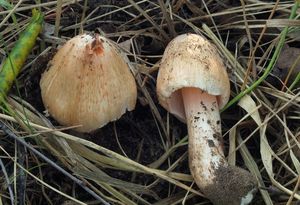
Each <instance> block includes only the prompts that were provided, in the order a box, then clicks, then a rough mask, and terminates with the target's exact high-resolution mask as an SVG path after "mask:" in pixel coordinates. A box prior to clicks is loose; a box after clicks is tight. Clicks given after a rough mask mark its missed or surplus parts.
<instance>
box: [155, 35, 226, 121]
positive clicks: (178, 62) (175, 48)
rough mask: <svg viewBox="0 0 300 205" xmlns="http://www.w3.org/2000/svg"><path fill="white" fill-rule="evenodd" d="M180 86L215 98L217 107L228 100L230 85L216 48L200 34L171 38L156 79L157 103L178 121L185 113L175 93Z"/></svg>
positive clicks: (183, 118)
mask: <svg viewBox="0 0 300 205" xmlns="http://www.w3.org/2000/svg"><path fill="white" fill-rule="evenodd" d="M184 87H195V88H199V89H201V90H203V91H205V92H207V93H209V94H211V95H215V96H217V100H218V104H219V107H220V108H222V107H223V106H224V105H225V104H226V103H227V102H228V99H229V95H230V84H229V79H228V75H227V72H226V67H225V66H224V63H223V61H222V58H221V57H220V56H219V54H218V52H217V50H216V47H215V46H213V45H212V44H211V43H210V42H209V41H208V40H206V39H205V38H204V37H202V36H200V35H196V34H183V35H180V36H177V37H176V38H174V39H173V40H172V41H171V42H170V43H169V45H168V46H167V48H166V50H165V52H164V55H163V58H162V61H161V65H160V69H159V73H158V77H157V94H158V98H159V102H160V104H161V105H162V106H163V107H164V108H165V109H167V110H168V111H169V112H171V113H172V114H174V115H175V116H176V117H177V118H179V119H180V120H182V121H185V112H184V107H183V103H182V98H181V92H180V91H179V90H180V89H181V88H184Z"/></svg>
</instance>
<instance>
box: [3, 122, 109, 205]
mask: <svg viewBox="0 0 300 205" xmlns="http://www.w3.org/2000/svg"><path fill="white" fill-rule="evenodd" d="M0 129H2V130H3V132H5V133H6V134H7V135H8V136H9V137H11V138H13V139H14V140H16V141H17V142H18V143H20V144H22V145H23V146H25V147H26V148H27V149H29V150H30V151H32V152H33V153H34V154H36V155H37V156H39V157H40V158H42V159H43V160H44V161H46V162H47V163H48V164H50V165H51V166H53V167H54V168H55V169H57V170H58V171H60V172H61V173H62V174H64V175H65V176H66V177H68V178H70V179H71V180H73V181H74V182H75V183H76V184H77V185H79V186H80V187H81V188H83V189H84V190H85V191H86V192H88V193H89V194H91V195H92V196H93V197H94V198H95V199H97V200H99V201H100V202H101V203H102V204H104V205H109V203H108V202H106V201H105V200H104V199H102V198H101V197H100V196H98V195H97V194H96V193H95V192H93V191H92V190H91V189H90V188H88V187H86V186H85V184H84V183H83V182H82V181H81V180H79V179H77V178H76V177H74V176H73V175H71V174H70V173H68V172H67V171H65V170H64V169H63V168H61V167H60V166H58V165H57V164H55V163H54V162H53V161H51V160H50V159H49V158H48V157H46V156H45V155H44V154H42V153H41V152H39V151H37V150H36V149H35V148H33V147H32V146H31V145H30V144H28V143H27V142H26V141H25V140H23V139H22V138H19V137H18V136H17V135H15V133H13V132H12V131H11V130H10V129H9V128H8V127H7V126H6V125H5V124H4V123H3V122H1V121H0Z"/></svg>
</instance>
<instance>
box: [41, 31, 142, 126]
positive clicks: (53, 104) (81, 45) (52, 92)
mask: <svg viewBox="0 0 300 205" xmlns="http://www.w3.org/2000/svg"><path fill="white" fill-rule="evenodd" d="M128 62H129V61H128V59H127V57H126V56H125V55H124V54H122V53H121V52H120V51H119V50H118V49H117V48H116V47H115V46H114V45H113V44H112V42H110V41H109V40H108V39H106V38H104V37H101V36H99V35H88V34H83V35H78V36H76V37H74V38H72V39H71V40H69V41H67V42H66V43H65V44H64V45H63V46H62V47H61V48H60V49H59V50H58V52H57V53H56V55H55V56H54V58H53V60H52V61H51V62H50V64H49V68H48V69H47V71H45V73H44V74H43V75H42V78H41V81H40V87H41V94H42V99H43V102H44V105H45V107H46V109H47V110H48V111H49V113H50V114H51V115H52V116H53V118H55V119H56V120H57V121H58V122H59V123H60V124H62V125H65V126H73V125H82V126H80V127H78V128H76V130H77V131H81V132H90V131H93V130H95V129H97V128H100V127H102V126H104V125H105V124H107V123H108V122H110V121H114V120H116V119H118V118H120V117H121V116H122V114H124V113H125V112H126V110H129V111H130V110H133V109H134V107H135V103H136V98H137V88H136V83H135V80H134V78H133V76H132V74H131V72H130V68H129V65H128Z"/></svg>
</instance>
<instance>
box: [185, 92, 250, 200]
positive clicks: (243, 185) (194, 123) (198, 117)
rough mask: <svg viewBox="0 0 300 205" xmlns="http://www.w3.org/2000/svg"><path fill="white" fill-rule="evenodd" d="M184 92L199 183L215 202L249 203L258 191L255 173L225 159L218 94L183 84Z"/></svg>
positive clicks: (192, 158)
mask: <svg viewBox="0 0 300 205" xmlns="http://www.w3.org/2000/svg"><path fill="white" fill-rule="evenodd" d="M181 93H182V99H183V104H184V109H185V115H186V122H187V127H188V133H189V166H190V170H191V173H192V175H193V178H194V180H195V182H196V183H197V185H198V187H200V188H201V190H202V191H203V192H204V193H205V194H206V196H207V197H208V198H209V199H210V200H211V201H212V202H213V203H214V204H222V205H223V204H224V205H225V204H233V205H234V204H236V205H247V204H249V203H250V202H251V201H252V199H253V196H254V192H255V191H256V188H255V185H254V182H253V177H252V176H251V175H250V173H248V172H246V171H245V170H243V169H240V168H238V167H234V166H231V167H230V166H229V165H228V163H227V161H226V159H225V156H224V152H223V143H222V135H221V123H220V122H221V119H220V114H219V108H218V102H217V98H216V96H213V95H210V94H208V93H207V92H204V91H202V90H200V89H198V88H183V89H182V90H181ZM224 188H225V189H227V190H224ZM231 192H232V193H231Z"/></svg>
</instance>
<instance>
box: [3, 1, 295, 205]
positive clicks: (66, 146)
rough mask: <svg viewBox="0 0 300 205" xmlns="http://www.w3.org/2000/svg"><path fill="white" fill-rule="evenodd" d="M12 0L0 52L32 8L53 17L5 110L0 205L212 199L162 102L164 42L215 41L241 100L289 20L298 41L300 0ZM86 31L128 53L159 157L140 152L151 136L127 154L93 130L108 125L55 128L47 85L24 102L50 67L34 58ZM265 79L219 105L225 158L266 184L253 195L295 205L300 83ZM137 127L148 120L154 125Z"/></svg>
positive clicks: (117, 128) (48, 18)
mask: <svg viewBox="0 0 300 205" xmlns="http://www.w3.org/2000/svg"><path fill="white" fill-rule="evenodd" d="M3 2H7V1H4V0H3V1H0V4H3V5H2V6H3V7H2V10H1V11H0V15H1V19H2V20H1V24H0V26H1V29H0V31H1V32H0V35H1V41H0V56H1V59H4V57H5V55H6V54H7V52H8V51H9V50H10V49H11V48H12V46H13V45H14V42H15V41H16V40H17V39H18V34H19V33H20V32H21V31H22V30H24V28H25V26H26V24H27V23H28V21H29V19H30V10H31V9H32V8H41V9H42V11H43V12H44V14H45V21H46V23H47V25H45V31H44V32H43V34H41V35H40V38H39V40H38V43H37V45H36V47H35V48H34V50H33V52H32V54H31V56H30V57H29V59H28V61H27V64H26V65H25V66H24V69H23V72H22V74H21V75H20V77H19V78H18V80H17V82H18V83H17V86H15V88H14V89H13V91H12V95H11V97H10V98H9V99H8V102H7V104H6V105H5V106H3V107H2V108H3V112H2V114H0V119H1V123H3V124H5V125H6V126H7V128H9V129H10V130H12V131H13V133H14V135H15V137H17V138H15V139H14V138H12V137H11V136H8V135H6V134H5V133H4V132H2V133H1V138H0V167H1V168H0V170H1V172H0V181H1V186H0V204H14V203H15V204H17V203H22V202H24V203H26V204H62V203H64V204H76V203H78V204H100V202H99V200H100V199H103V200H104V201H106V203H107V204H108V203H109V204H125V205H135V204H155V205H163V204H209V202H208V201H207V200H206V199H205V198H204V197H202V194H201V193H200V192H199V190H198V189H197V187H196V186H195V185H194V184H193V179H192V177H191V176H190V174H189V172H188V167H187V153H186V151H187V146H186V145H187V140H188V138H187V136H186V131H185V130H184V128H182V127H184V125H182V124H181V123H179V122H177V121H176V120H175V119H174V118H173V117H172V116H170V115H169V114H167V113H165V112H164V111H163V109H162V108H161V107H160V106H159V104H158V103H157V99H156V96H155V76H156V73H157V69H158V65H159V60H160V57H161V54H162V51H163V49H164V47H165V46H166V45H167V43H168V42H169V41H170V40H171V39H172V38H173V37H174V36H176V35H178V34H181V33H186V32H194V33H199V34H202V35H205V36H207V37H208V38H209V39H211V41H213V42H214V43H215V44H216V45H217V47H218V48H219V50H220V53H221V54H222V56H223V57H224V59H225V61H226V64H227V65H228V72H229V73H230V79H231V83H232V84H231V85H232V88H231V91H232V93H231V94H232V98H233V97H235V96H237V95H238V94H240V93H242V92H243V91H244V90H245V89H247V88H249V87H250V88H251V85H253V84H254V83H256V82H258V79H259V78H260V77H261V76H262V75H263V73H264V72H265V70H266V69H267V68H268V66H270V67H271V68H270V70H271V69H272V68H273V65H272V64H271V65H270V62H271V59H272V57H273V56H274V53H275V52H274V50H275V47H276V46H278V44H280V41H279V39H280V38H281V37H282V31H283V30H284V28H285V27H289V30H288V33H287V35H286V38H285V39H284V43H286V42H288V43H289V45H292V46H298V47H299V38H300V35H299V25H300V20H297V19H296V20H294V19H289V16H290V13H291V10H292V7H293V5H294V2H293V1H277V2H275V1H274V2H273V3H270V2H266V1H255V0H241V1H238V3H235V4H231V3H230V1H218V0H211V1H185V0H178V1H162V0H158V1H149V0H141V1H133V0H128V1H113V0H111V1H109V0H107V1H83V0H82V1H80V0H77V1H67V0H66V1H62V0H58V1H42V3H41V2H38V1H37V2H34V1H27V0H23V1H12V7H10V8H6V7H5V6H4V3H3ZM91 2H93V3H91ZM192 2H193V3H192ZM204 2H206V3H204ZM194 4H197V5H194ZM0 8H1V7H0ZM299 14H300V13H299V10H298V11H297V12H296V16H297V17H299ZM12 17H14V18H15V20H13V18H12ZM297 17H296V18H297ZM87 31H88V32H93V31H96V32H101V33H103V34H104V35H106V36H107V37H108V38H111V39H113V40H114V41H116V42H117V43H119V45H120V47H121V49H123V50H124V52H126V53H127V55H128V56H129V58H130V59H131V62H132V63H131V65H132V71H133V73H134V75H135V78H136V82H137V84H138V87H139V102H138V104H139V107H141V109H144V110H145V111H143V112H149V113H146V114H145V116H147V119H146V120H148V121H149V122H150V123H152V125H153V127H154V128H155V130H152V131H151V132H150V133H146V135H145V136H143V133H142V132H140V135H141V137H144V138H147V137H149V136H150V137H151V136H152V133H157V134H156V135H158V139H160V141H159V144H161V147H162V150H163V151H162V153H161V154H160V156H159V157H157V158H153V159H151V160H152V162H151V163H150V164H145V163H142V162H140V161H142V160H140V159H142V156H141V155H143V154H145V152H144V151H143V148H144V147H143V146H142V144H143V140H141V142H140V144H141V147H133V148H131V149H134V150H136V149H138V151H137V152H136V153H137V154H136V156H131V158H129V157H128V156H127V155H126V153H127V152H129V151H128V150H126V149H124V147H122V144H121V143H120V141H118V143H117V146H116V147H115V149H109V148H106V147H105V146H102V145H101V144H99V143H97V141H95V140H94V138H92V139H91V138H89V137H91V136H93V137H97V136H100V135H101V133H100V134H99V132H95V133H93V134H91V135H89V137H86V136H82V135H79V134H77V133H74V132H70V131H69V129H70V128H62V127H60V126H54V125H53V120H51V121H50V120H49V118H47V117H45V115H44V113H42V112H41V111H42V110H41V108H40V107H39V108H34V106H36V105H39V103H38V102H40V99H38V98H40V96H39V95H37V96H34V97H35V98H36V101H37V103H34V104H35V105H31V104H30V103H26V101H25V99H29V100H28V101H30V99H31V102H32V95H34V94H36V92H34V90H36V91H38V87H33V89H31V90H30V89H29V88H27V87H26V86H28V79H29V81H34V80H33V78H35V77H34V76H35V74H34V73H36V72H42V71H34V69H33V66H32V65H33V64H34V61H35V60H36V59H37V57H38V56H40V55H41V53H42V52H43V51H44V50H47V49H49V47H50V46H57V45H59V44H62V43H63V42H65V41H66V40H67V39H69V38H71V37H73V36H75V35H76V34H78V33H81V32H87ZM128 48H129V49H128ZM126 49H127V50H126ZM275 55H276V53H275ZM275 57H276V56H275ZM286 60H287V61H296V59H290V58H287V59H286ZM292 64H293V62H292V63H291V65H292ZM275 67H276V66H275ZM286 69H290V68H286ZM32 70H33V71H34V72H32ZM298 72H299V71H298ZM296 74H298V78H299V73H296ZM270 75H275V74H274V73H273V72H271V74H270ZM290 78H294V79H295V78H296V75H291V77H290ZM267 79H268V80H265V79H264V80H263V81H262V83H260V84H259V85H257V86H256V87H255V88H253V89H250V90H249V93H247V94H246V95H244V97H242V98H241V99H239V102H238V103H237V104H232V105H231V106H230V107H229V108H228V109H226V110H225V111H224V112H223V113H222V126H223V133H224V140H225V142H226V143H225V145H226V148H228V160H229V162H230V164H237V165H239V166H242V167H244V168H247V169H248V170H249V171H250V172H251V173H252V174H253V175H255V176H256V178H257V181H258V183H259V186H260V189H259V193H258V194H257V197H256V199H255V202H254V203H253V204H296V201H298V200H300V192H299V190H300V188H299V186H300V177H299V174H300V162H299V159H300V142H299V139H300V129H299V128H300V126H299V125H300V109H299V107H300V96H299V95H300V94H299V93H300V92H299V88H298V87H297V85H296V86H293V87H289V86H290V85H291V84H288V83H287V82H288V81H285V78H280V76H279V77H278V76H275V78H274V79H276V85H275V83H274V82H275V81H274V79H273V80H272V79H269V78H267ZM278 82H279V85H278ZM284 82H286V83H284ZM289 82H290V81H289ZM33 85H35V86H37V85H38V84H37V83H35V84H34V83H33ZM298 86H299V84H298ZM18 90H19V91H20V92H23V93H18V92H17V91H18ZM13 93H14V95H13ZM32 93H33V94H32ZM28 96H29V97H28ZM30 96H31V98H30ZM40 106H41V105H40ZM149 108H150V109H149ZM135 112H137V111H133V113H135ZM136 115H141V114H140V113H136ZM126 119H127V118H126V117H125V119H124V118H122V119H121V120H125V121H126ZM148 121H147V122H148ZM145 122H146V121H145ZM54 123H55V122H54ZM56 125H57V124H56ZM132 126H133V125H132ZM134 126H136V129H144V127H143V126H145V125H144V124H137V125H134ZM139 126H142V127H140V128H139ZM106 127H109V128H111V130H114V134H113V135H114V136H115V137H116V139H119V137H118V133H120V132H122V130H123V129H124V127H123V126H118V124H113V123H111V124H109V125H107V126H106ZM178 128H179V129H180V130H181V131H180V132H179V133H180V136H179V137H176V129H178ZM103 133H104V134H106V133H107V132H103ZM103 133H102V134H103ZM123 135H125V136H122V137H126V134H123ZM127 135H131V133H128V134H127ZM131 137H132V136H131ZM17 139H19V142H18V140H17ZM24 145H26V146H27V148H26V149H25V148H24ZM127 147H128V146H127ZM145 149H146V148H145ZM151 149H152V150H151V151H152V152H156V151H157V152H158V150H155V149H154V148H151ZM120 150H121V151H120ZM39 153H42V155H40V154H39ZM50 165H51V166H50ZM48 172H50V173H52V174H51V175H49V173H48ZM68 173H69V174H68ZM118 176H123V177H121V178H122V179H120V178H119V177H118ZM124 176H126V177H124ZM79 187H80V188H79ZM17 201H18V202H17Z"/></svg>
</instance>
